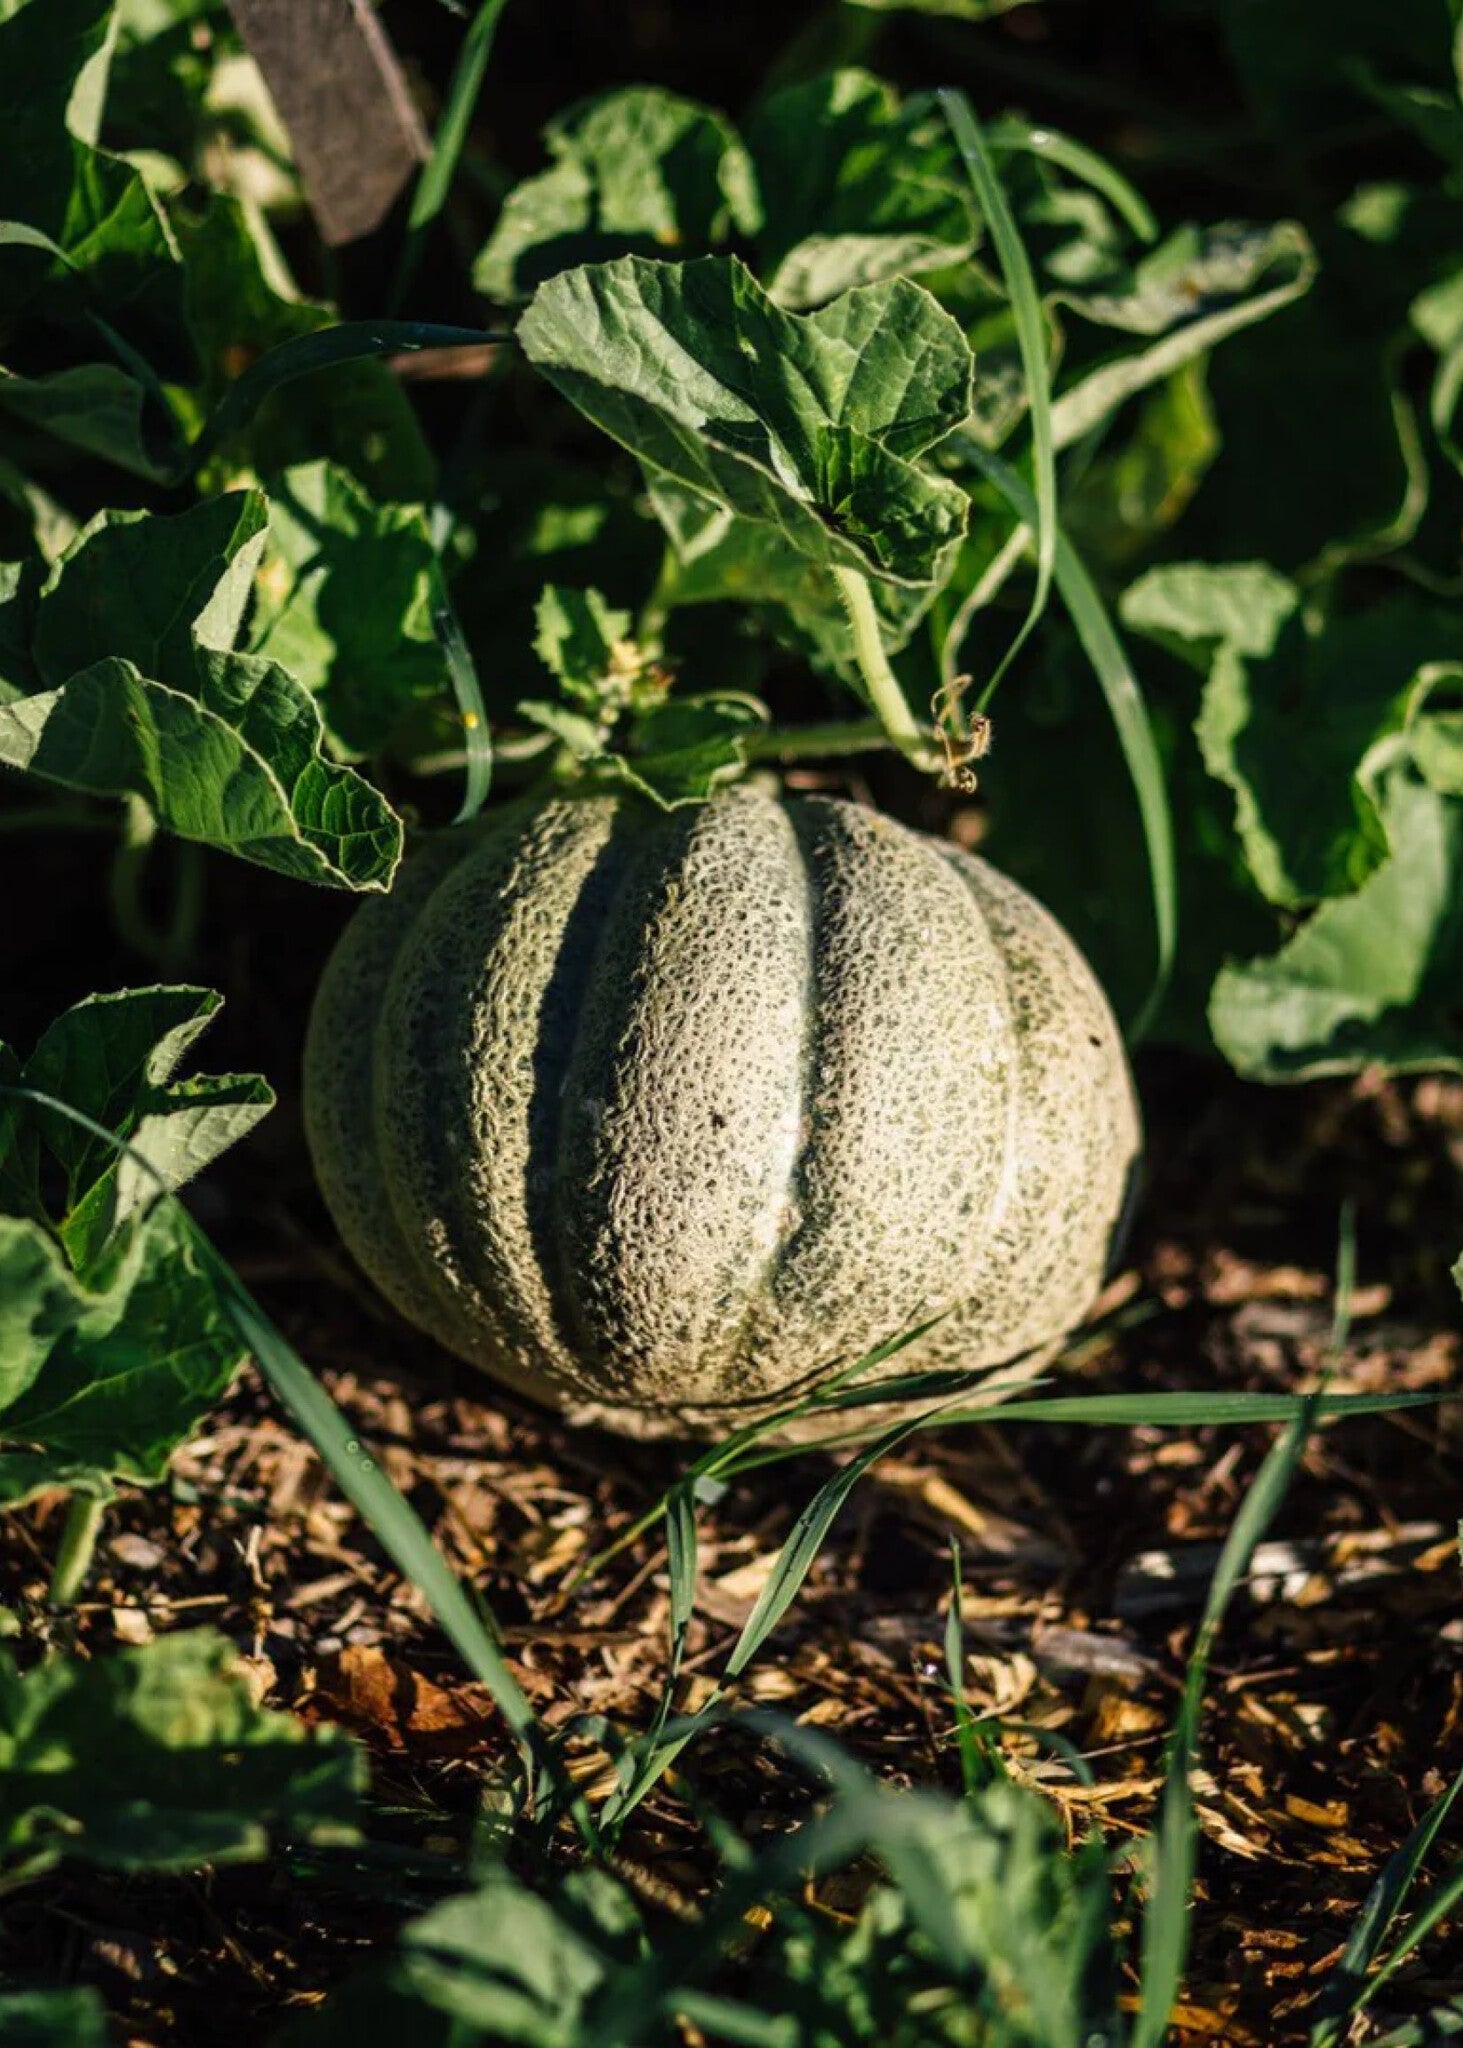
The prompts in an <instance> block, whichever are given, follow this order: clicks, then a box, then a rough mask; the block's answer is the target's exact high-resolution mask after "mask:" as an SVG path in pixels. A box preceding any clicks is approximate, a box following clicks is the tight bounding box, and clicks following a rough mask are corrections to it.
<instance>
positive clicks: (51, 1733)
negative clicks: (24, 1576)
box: [0, 1629, 365, 1872]
mask: <svg viewBox="0 0 1463 2048" xmlns="http://www.w3.org/2000/svg"><path fill="white" fill-rule="evenodd" d="M364 1775H365V1774H364V1769H363V1765H362V1759H361V1757H360V1754H359V1752H358V1751H357V1750H356V1748H355V1747H354V1745H353V1744H352V1743H351V1742H350V1741H349V1740H348V1738H347V1737H346V1736H344V1735H343V1734H341V1733H340V1732H339V1731H338V1730H335V1729H329V1730H321V1731H318V1732H315V1733H310V1732H308V1731H307V1730H306V1729H305V1728H304V1727H303V1726H302V1725H301V1724H300V1723H299V1722H298V1721H296V1720H295V1719H294V1718H293V1716H291V1715H289V1714H280V1713H273V1712H270V1711H268V1710H267V1709H265V1708H262V1707H258V1706H256V1705H255V1704H254V1701H253V1698H252V1696H251V1694H250V1692H249V1689H248V1686H247V1685H246V1684H245V1682H244V1679H243V1677H242V1675H241V1674H240V1672H239V1668H238V1655H237V1652H236V1651H235V1649H234V1646H233V1644H232V1643H230V1642H228V1641H227V1640H226V1638H224V1637H223V1636H220V1635H216V1634H214V1633H213V1631H211V1630H207V1629H198V1630H190V1631H187V1632H184V1633H180V1634H177V1635H169V1636H163V1637H161V1638H160V1639H159V1640H158V1641H156V1642H153V1643H149V1644H147V1645H146V1647H145V1648H142V1649H133V1650H121V1651H117V1652H115V1653H113V1654H112V1655H110V1656H105V1657H95V1658H92V1659H91V1660H90V1661H87V1662H83V1661H81V1660H80V1659H77V1658H68V1657H51V1658H50V1659H48V1660H47V1661H46V1662H44V1663H42V1664H39V1665H36V1666H35V1667H34V1668H33V1669H32V1670H30V1671H28V1672H26V1673H25V1674H24V1675H22V1674H21V1673H20V1672H19V1671H17V1669H16V1668H15V1665H14V1663H13V1662H12V1661H11V1659H10V1657H9V1656H8V1655H7V1654H6V1653H5V1652H3V1651H0V1856H3V1857H5V1858H7V1859H8V1860H9V1861H10V1862H12V1863H16V1862H18V1863H19V1865H20V1868H21V1869H22V1870H25V1871H28V1872H29V1871H35V1870H39V1869H44V1868H46V1867H48V1866H49V1865H50V1864H51V1863H54V1862H56V1861H58V1860H59V1859H60V1858H61V1857H63V1856H65V1857H72V1858H77V1859H80V1860H82V1861H85V1862H88V1863H96V1864H101V1865H104V1866H108V1867H110V1868H113V1869H120V1870H185V1869H189V1868H191V1867H192V1866H194V1865H196V1864H199V1863H205V1862H207V1863H220V1862H235V1863H236V1862H245V1861H255V1860H257V1859H258V1858H260V1857H262V1856H263V1855H264V1854H265V1853H266V1851H267V1850H268V1847H269V1843H270V1840H271V1838H273V1837H275V1836H278V1835H280V1834H288V1835H289V1836H291V1837H292V1838H294V1839H296V1840H303V1841H308V1840H310V1839H312V1838H314V1839H325V1840H336V1841H339V1840H348V1839H350V1838H351V1836H352V1835H353V1834H354V1822H355V1818H356V1813H357V1809H358V1802H359V1797H360V1793H361V1790H362V1787H363V1781H364Z"/></svg>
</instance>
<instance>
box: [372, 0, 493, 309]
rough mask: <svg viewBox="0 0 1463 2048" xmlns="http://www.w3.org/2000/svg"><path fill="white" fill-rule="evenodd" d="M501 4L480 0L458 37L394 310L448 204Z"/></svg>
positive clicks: (415, 199) (410, 223) (410, 222)
mask: <svg viewBox="0 0 1463 2048" xmlns="http://www.w3.org/2000/svg"><path fill="white" fill-rule="evenodd" d="M506 5H507V0H482V5H481V6H480V7H479V8H478V11H477V13H476V14H475V15H474V16H473V19H472V25H471V27H470V28H469V29H468V31H467V34H466V35H465V36H464V37H463V40H462V49H461V51H460V52H459V54H458V59H457V64H456V67H455V68H454V70H453V73H452V82H451V84H450V85H449V86H448V88H447V98H446V100H445V102H444V103H443V107H442V114H441V118H440V119H439V120H438V122H437V132H436V134H435V135H434V136H433V138H432V154H431V155H430V156H429V157H428V159H427V161H426V162H425V163H424V164H423V165H422V169H421V174H420V176H419V177H418V179H417V184H416V190H415V191H414V192H413V193H412V199H411V213H410V214H409V216H408V218H407V226H406V241H405V243H404V244H403V245H402V251H401V262H400V263H399V265H398V266H397V272H396V281H395V283H394V284H393V286H392V290H391V305H392V307H393V308H395V307H397V306H399V305H400V304H401V303H402V301H403V299H405V297H406V295H407V293H408V292H409V291H410V289H411V285H412V280H413V278H414V277H415V276H416V271H417V265H418V263H419V262H420V261H421V256H422V248H423V246H424V244H425V242H426V238H427V234H428V232H429V231H430V229H431V226H432V223H433V221H434V220H435V219H436V218H437V216H438V214H439V213H440V212H441V211H442V208H443V207H444V206H445V205H446V204H447V195H448V193H449V192H450V191H451V189H452V180H453V177H454V176H455V175H456V171H457V165H458V160H459V159H460V157H461V155H462V150H463V145H464V144H465V143H466V141H467V131H468V129H469V127H470V126H471V125H472V117H473V110H474V108H475V107H476V106H477V102H478V94H479V93H480V92H481V91H482V85H483V79H484V77H485V76H486V74H487V69H488V59H489V57H490V56H491V55H492V52H493V38H494V37H495V36H496V34H497V32H498V22H499V20H500V19H501V17H502V13H503V9H504V7H505V6H506Z"/></svg>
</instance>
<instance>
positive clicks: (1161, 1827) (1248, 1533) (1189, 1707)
mask: <svg viewBox="0 0 1463 2048" xmlns="http://www.w3.org/2000/svg"><path fill="white" fill-rule="evenodd" d="M1355 1283H1356V1216H1355V1211H1354V1210H1353V1208H1352V1206H1351V1204H1350V1203H1347V1204H1346V1205H1345V1206H1344V1207H1343V1209H1342V1211H1341V1227H1340V1233H1339V1238H1338V1243H1337V1249H1336V1290H1335V1292H1336V1305H1335V1313H1334V1316H1333V1319H1332V1325H1331V1345H1330V1361H1329V1362H1330V1364H1331V1365H1334V1364H1335V1362H1336V1360H1337V1358H1338V1356H1339V1354H1340V1352H1341V1350H1342V1348H1343V1346H1344V1345H1345V1342H1346V1338H1347V1334H1348V1332H1349V1331H1350V1328H1351V1303H1352V1294H1353V1290H1354V1287H1355ZM1324 1398H1325V1397H1324V1394H1323V1393H1315V1394H1310V1395H1308V1396H1307V1397H1306V1400H1305V1402H1304V1405H1303V1406H1302V1408H1301V1410H1300V1413H1299V1414H1297V1415H1296V1416H1295V1417H1294V1419H1293V1420H1292V1421H1291V1422H1290V1423H1289V1424H1288V1425H1287V1426H1286V1429H1285V1433H1284V1435H1283V1436H1281V1437H1280V1438H1279V1440H1278V1441H1277V1442H1276V1443H1274V1444H1273V1445H1272V1446H1271V1448H1270V1451H1269V1453H1268V1454H1267V1456H1266V1458H1265V1461H1264V1463H1263V1464H1262V1465H1261V1467H1260V1469H1259V1471H1258V1472H1257V1473H1256V1475H1255V1481H1254V1484H1253V1485H1252V1486H1251V1488H1250V1490H1249V1492H1248V1493H1247V1494H1246V1495H1245V1497H1244V1499H1243V1501H1241V1503H1240V1510H1239V1513H1238V1514H1237V1515H1236V1516H1235V1518H1234V1523H1233V1525H1232V1527H1231V1529H1230V1532H1229V1534H1228V1536H1227V1537H1226V1538H1225V1542H1224V1548H1223V1549H1222V1550H1221V1551H1220V1553H1219V1562H1218V1564H1217V1565H1216V1566H1215V1569H1214V1577H1213V1579H1212V1580H1211V1581H1210V1584H1209V1595H1208V1598H1207V1599H1206V1601H1205V1603H1204V1613H1203V1616H1202V1618H1201V1620H1200V1623H1199V1632H1198V1635H1197V1637H1196V1638H1195V1642H1194V1649H1193V1654H1192V1656H1191V1657H1190V1658H1189V1668H1188V1671H1187V1672H1186V1674H1185V1677H1184V1691H1183V1699H1182V1701H1181V1703H1180V1706H1179V1712H1178V1716H1177V1718H1176V1720H1175V1722H1174V1729H1173V1736H1172V1739H1171V1741H1170V1745H1169V1760H1168V1770H1167V1773H1166V1774H1165V1778H1164V1786H1163V1797H1162V1801H1161V1804H1160V1807H1159V1819H1158V1827H1157V1831H1156V1834H1155V1837H1154V1841H1153V1849H1154V1851H1155V1856H1156V1866H1157V1867H1156V1873H1155V1876H1154V1882H1153V1890H1152V1893H1151V1895H1150V1897H1149V1901H1148V1909H1147V1911H1146V1912H1145V1914H1144V1916H1143V1935H1142V1971H1141V1978H1140V1983H1139V2009H1138V2019H1137V2024H1136V2026H1135V2027H1134V2029H1133V2038H1132V2048H1162V2044H1163V2042H1164V2041H1165V2040H1166V2039H1167V2038H1168V2031H1169V2015H1170V2014H1171V2012H1172V2011H1173V2008H1174V2005H1175V2004H1176V2002H1177V2000H1178V1996H1179V1993H1180V1991H1181V1990H1182V1988H1183V1976H1184V1964H1185V1962H1186V1961H1187V1958H1188V1947H1189V1894H1190V1891H1191V1889H1192V1886H1193V1880H1194V1860H1195V1851H1196V1848H1197V1845H1198V1835H1199V1828H1198V1821H1197V1819H1196V1817H1195V1813H1194V1798H1193V1790H1192V1782H1191V1781H1192V1776H1193V1769H1194V1764H1195V1761H1196V1759H1197V1757H1198V1752H1199V1717H1200V1714H1201V1712H1202V1711H1203V1704H1204V1685H1205V1681H1206V1679H1207V1677H1208V1673H1209V1658H1210V1655H1211V1653H1212V1651H1213V1647H1214V1640H1215V1637H1216V1636H1217V1635H1218V1633H1219V1629H1220V1626H1221V1624H1222V1623H1223V1620H1224V1615H1225V1611H1226V1609H1227V1608H1228V1606H1229V1603H1230V1601H1231V1600H1232V1599H1233V1597H1234V1594H1235V1589H1236V1588H1237V1587H1238V1586H1239V1584H1240V1582H1241V1581H1242V1580H1243V1578H1244V1576H1245V1573H1246V1572H1247V1571H1248V1570H1249V1567H1250V1560H1251V1558H1252V1557H1253V1556H1254V1553H1255V1549H1256V1546H1257V1545H1258V1544H1259V1542H1260V1539H1261V1537H1262V1536H1263V1535H1264V1534H1265V1531H1266V1530H1267V1529H1268V1528H1269V1526H1270V1524H1271V1522H1272V1521H1273V1520H1274V1517H1275V1513H1276V1510H1277V1509H1278V1508H1279V1506H1280V1503H1281V1501H1282V1500H1283V1499H1284V1497H1285V1494H1286V1492H1287V1490H1288V1488H1289V1486H1290V1482H1291V1480H1292V1479H1293V1478H1294V1476H1295V1470H1296V1467H1297V1466H1298V1465H1299V1463H1300V1458H1301V1453H1302V1451H1303V1450H1304V1449H1305V1444H1306V1439H1307V1437H1308V1436H1309V1435H1310V1432H1311V1428H1312V1425H1313V1423H1314V1421H1315V1418H1316V1415H1317V1413H1318V1412H1319V1410H1320V1407H1321V1404H1322V1401H1323V1400H1324Z"/></svg>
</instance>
